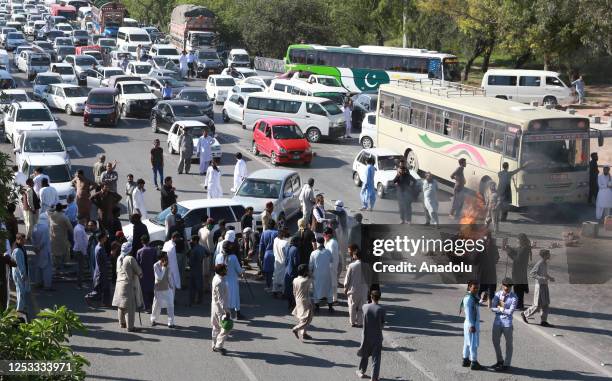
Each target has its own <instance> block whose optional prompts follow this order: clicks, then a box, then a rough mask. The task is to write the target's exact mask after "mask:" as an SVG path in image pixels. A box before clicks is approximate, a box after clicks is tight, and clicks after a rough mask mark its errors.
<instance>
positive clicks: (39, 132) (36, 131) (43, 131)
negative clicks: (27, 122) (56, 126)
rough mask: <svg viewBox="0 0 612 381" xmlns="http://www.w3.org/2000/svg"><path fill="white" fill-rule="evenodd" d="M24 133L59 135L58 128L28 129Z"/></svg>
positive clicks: (28, 134) (30, 134)
mask: <svg viewBox="0 0 612 381" xmlns="http://www.w3.org/2000/svg"><path fill="white" fill-rule="evenodd" d="M23 133H24V135H26V136H32V135H34V136H59V131H58V130H30V131H28V130H26V131H23Z"/></svg>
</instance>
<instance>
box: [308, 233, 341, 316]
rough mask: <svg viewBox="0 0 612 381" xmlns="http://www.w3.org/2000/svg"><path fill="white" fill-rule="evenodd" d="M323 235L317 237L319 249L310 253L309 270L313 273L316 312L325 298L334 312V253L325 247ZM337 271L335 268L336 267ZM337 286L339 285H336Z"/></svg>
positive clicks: (330, 310) (313, 294) (330, 311)
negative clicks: (332, 272) (332, 282)
mask: <svg viewBox="0 0 612 381" xmlns="http://www.w3.org/2000/svg"><path fill="white" fill-rule="evenodd" d="M324 244H325V240H324V239H323V237H319V238H317V249H316V250H315V251H313V252H312V254H310V264H309V265H308V270H309V271H308V272H309V273H310V274H312V278H313V279H312V281H313V292H312V298H313V300H314V304H315V312H318V311H319V303H321V301H323V300H325V301H327V305H328V308H329V313H330V314H331V313H333V312H334V307H332V299H333V295H332V284H331V280H332V274H331V271H332V262H333V258H332V254H331V253H330V251H329V250H327V249H326V248H325V247H324ZM334 271H335V269H334ZM336 286H337V285H336Z"/></svg>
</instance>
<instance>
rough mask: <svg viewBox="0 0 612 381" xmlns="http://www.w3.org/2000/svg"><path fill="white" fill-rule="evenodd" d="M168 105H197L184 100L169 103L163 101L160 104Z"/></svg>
mask: <svg viewBox="0 0 612 381" xmlns="http://www.w3.org/2000/svg"><path fill="white" fill-rule="evenodd" d="M164 103H165V104H167V105H168V106H188V105H195V103H193V102H192V101H186V100H183V99H173V100H168V101H161V102H159V104H164Z"/></svg>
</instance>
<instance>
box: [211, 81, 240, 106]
mask: <svg viewBox="0 0 612 381" xmlns="http://www.w3.org/2000/svg"><path fill="white" fill-rule="evenodd" d="M234 86H236V81H235V80H234V78H232V77H230V76H229V75H217V74H213V75H209V76H208V80H207V81H206V92H207V93H208V97H209V98H210V99H212V100H214V101H215V103H217V104H220V103H223V102H225V100H226V99H227V94H228V93H229V92H230V91H231V90H232V88H233V87H234Z"/></svg>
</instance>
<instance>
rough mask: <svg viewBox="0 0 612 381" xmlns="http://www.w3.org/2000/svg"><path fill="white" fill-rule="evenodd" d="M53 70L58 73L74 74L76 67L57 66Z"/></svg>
mask: <svg viewBox="0 0 612 381" xmlns="http://www.w3.org/2000/svg"><path fill="white" fill-rule="evenodd" d="M53 71H54V72H56V73H58V74H65V75H71V74H74V69H73V68H72V66H56V67H54V68H53Z"/></svg>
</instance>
